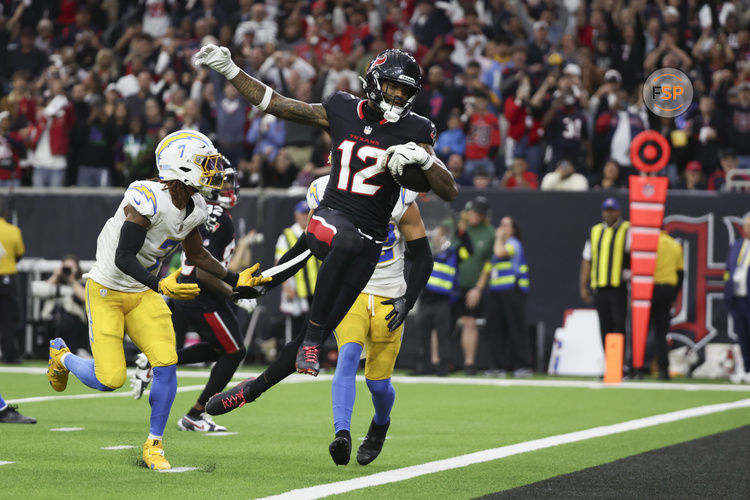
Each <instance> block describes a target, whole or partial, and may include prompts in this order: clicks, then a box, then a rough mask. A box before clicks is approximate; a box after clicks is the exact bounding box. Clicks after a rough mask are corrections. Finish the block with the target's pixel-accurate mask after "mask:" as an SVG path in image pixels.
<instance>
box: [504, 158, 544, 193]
mask: <svg viewBox="0 0 750 500" xmlns="http://www.w3.org/2000/svg"><path fill="white" fill-rule="evenodd" d="M528 167H529V165H528V163H526V158H524V157H523V156H516V157H515V158H513V163H512V164H511V167H510V168H509V169H508V170H506V171H505V175H503V178H502V179H501V180H500V186H501V187H504V188H508V189H515V188H525V189H537V188H539V177H537V175H536V174H535V173H534V172H529V171H528V170H527V169H528Z"/></svg>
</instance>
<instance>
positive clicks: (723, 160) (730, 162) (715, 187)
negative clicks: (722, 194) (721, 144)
mask: <svg viewBox="0 0 750 500" xmlns="http://www.w3.org/2000/svg"><path fill="white" fill-rule="evenodd" d="M719 163H720V165H721V168H720V169H719V170H717V171H716V172H714V173H713V174H711V177H709V178H708V190H709V191H725V190H726V187H725V186H726V183H727V174H728V173H729V172H731V171H732V170H734V169H736V168H737V165H738V161H737V155H736V154H735V152H734V150H733V149H731V148H725V149H722V150H721V151H719Z"/></svg>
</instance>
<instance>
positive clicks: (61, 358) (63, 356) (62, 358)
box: [60, 352, 73, 368]
mask: <svg viewBox="0 0 750 500" xmlns="http://www.w3.org/2000/svg"><path fill="white" fill-rule="evenodd" d="M70 354H73V353H72V352H66V353H65V354H63V355H62V356H60V363H62V365H63V366H65V368H68V367H67V366H66V365H65V358H67V357H68V355H70Z"/></svg>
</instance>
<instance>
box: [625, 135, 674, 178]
mask: <svg viewBox="0 0 750 500" xmlns="http://www.w3.org/2000/svg"><path fill="white" fill-rule="evenodd" d="M670 152H671V148H670V147H669V141H667V139H666V138H665V137H664V136H663V135H661V134H660V133H659V132H656V131H655V130H645V131H643V132H641V133H640V134H638V135H636V136H635V138H634V139H633V142H632V143H630V161H631V162H632V163H633V166H634V167H635V168H637V169H638V170H640V171H641V172H649V173H650V172H658V171H659V170H661V169H663V168H664V167H665V166H666V164H667V162H668V161H669V154H670Z"/></svg>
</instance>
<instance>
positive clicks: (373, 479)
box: [262, 399, 750, 500]
mask: <svg viewBox="0 0 750 500" xmlns="http://www.w3.org/2000/svg"><path fill="white" fill-rule="evenodd" d="M740 408H750V399H742V400H740V401H734V402H732V403H719V404H713V405H705V406H698V407H695V408H688V409H685V410H679V411H674V412H670V413H663V414H661V415H654V416H651V417H644V418H638V419H635V420H628V421H626V422H620V423H619V424H612V425H604V426H600V427H593V428H591V429H585V430H582V431H576V432H569V433H567V434H559V435H557V436H550V437H546V438H541V439H535V440H533V441H526V442H523V443H516V444H511V445H508V446H501V447H500V448H492V449H489V450H483V451H477V452H475V453H469V454H466V455H460V456H457V457H453V458H447V459H444V460H436V461H434V462H427V463H424V464H420V465H413V466H411V467H403V468H401V469H393V470H389V471H385V472H379V473H377V474H372V475H369V476H363V477H359V478H356V479H349V480H346V481H338V482H335V483H328V484H321V485H318V486H312V487H309V488H300V489H296V490H291V491H287V492H285V493H281V494H279V495H274V496H270V497H265V498H264V499H262V500H270V499H279V500H281V499H314V498H323V497H327V496H329V495H339V494H342V493H348V492H350V491H354V490H359V489H362V488H369V487H371V486H381V485H384V484H390V483H395V482H398V481H404V480H407V479H413V478H415V477H419V476H424V475H426V474H434V473H435V472H442V471H446V470H451V469H458V468H461V467H466V466H468V465H474V464H480V463H484V462H490V461H492V460H498V459H500V458H506V457H510V456H513V455H518V454H520V453H528V452H530V451H537V450H543V449H545V448H551V447H553V446H560V445H563V444H570V443H576V442H578V441H585V440H588V439H593V438H598V437H604V436H611V435H612V434H620V433H622V432H628V431H634V430H639V429H644V428H646V427H653V426H655V425H661V424H667V423H670V422H676V421H678V420H685V419H687V418H694V417H700V416H704V415H711V414H713V413H720V412H723V411H727V410H735V409H740Z"/></svg>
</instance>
